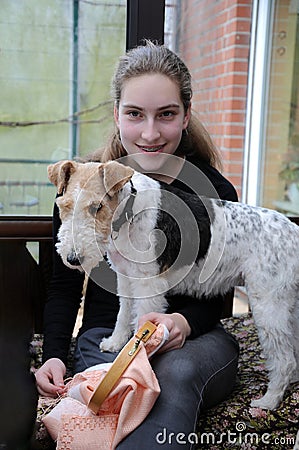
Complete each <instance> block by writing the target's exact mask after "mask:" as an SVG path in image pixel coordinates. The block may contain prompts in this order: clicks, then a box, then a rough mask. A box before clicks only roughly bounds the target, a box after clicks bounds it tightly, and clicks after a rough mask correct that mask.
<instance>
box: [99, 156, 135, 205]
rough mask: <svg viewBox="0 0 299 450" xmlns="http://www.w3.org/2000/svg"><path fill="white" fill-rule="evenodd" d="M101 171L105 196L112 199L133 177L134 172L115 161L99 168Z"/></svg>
mask: <svg viewBox="0 0 299 450" xmlns="http://www.w3.org/2000/svg"><path fill="white" fill-rule="evenodd" d="M99 170H102V171H103V181H104V187H105V189H106V192H107V194H108V195H109V196H110V197H112V196H113V195H114V194H115V193H116V192H118V191H119V190H120V189H121V188H122V187H123V186H124V185H125V184H126V183H127V182H128V181H129V180H130V179H131V178H132V176H133V174H134V170H133V169H132V168H131V167H128V166H124V165H123V164H120V163H118V162H117V161H110V162H108V163H106V164H103V165H102V166H100V167H99Z"/></svg>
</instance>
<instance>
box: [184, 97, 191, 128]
mask: <svg viewBox="0 0 299 450" xmlns="http://www.w3.org/2000/svg"><path fill="white" fill-rule="evenodd" d="M190 118H191V103H190V105H189V106H188V109H187V111H186V114H185V117H184V121H183V130H186V128H187V126H188V124H189V121H190Z"/></svg>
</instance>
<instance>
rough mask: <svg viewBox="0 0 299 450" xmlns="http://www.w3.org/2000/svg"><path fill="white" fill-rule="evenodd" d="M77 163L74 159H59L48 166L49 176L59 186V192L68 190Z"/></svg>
mask: <svg viewBox="0 0 299 450" xmlns="http://www.w3.org/2000/svg"><path fill="white" fill-rule="evenodd" d="M76 166H77V163H76V162H74V161H58V162H57V163H56V164H51V165H50V166H48V178H49V180H50V181H51V183H53V184H54V185H55V186H56V187H57V192H58V194H62V192H63V191H65V190H66V187H67V185H68V182H69V179H70V177H71V175H72V173H74V172H75V170H76Z"/></svg>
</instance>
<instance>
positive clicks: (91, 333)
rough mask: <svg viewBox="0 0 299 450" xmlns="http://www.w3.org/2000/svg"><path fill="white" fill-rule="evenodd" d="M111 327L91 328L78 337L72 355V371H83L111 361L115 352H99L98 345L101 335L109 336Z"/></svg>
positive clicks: (111, 330) (115, 354) (114, 356)
mask: <svg viewBox="0 0 299 450" xmlns="http://www.w3.org/2000/svg"><path fill="white" fill-rule="evenodd" d="M112 332H113V329H112V328H91V329H90V330H88V331H86V332H85V333H83V334H82V335H81V336H79V337H78V340H77V346H76V350H75V355H74V372H75V373H78V372H83V370H85V369H87V368H88V367H91V366H95V365H96V364H101V363H107V362H112V361H113V360H114V359H115V358H116V356H117V353H110V352H101V350H100V348H99V345H100V343H101V341H102V339H103V337H107V336H110V335H111V334H112Z"/></svg>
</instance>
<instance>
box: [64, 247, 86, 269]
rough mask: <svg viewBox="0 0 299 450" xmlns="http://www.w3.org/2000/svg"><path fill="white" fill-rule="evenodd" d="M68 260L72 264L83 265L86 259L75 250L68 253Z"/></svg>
mask: <svg viewBox="0 0 299 450" xmlns="http://www.w3.org/2000/svg"><path fill="white" fill-rule="evenodd" d="M66 260H67V262H68V263H69V264H70V265H71V266H81V264H82V262H83V261H84V256H80V255H78V254H77V253H76V252H75V251H74V250H73V251H72V252H71V253H69V254H68V255H67V258H66Z"/></svg>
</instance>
